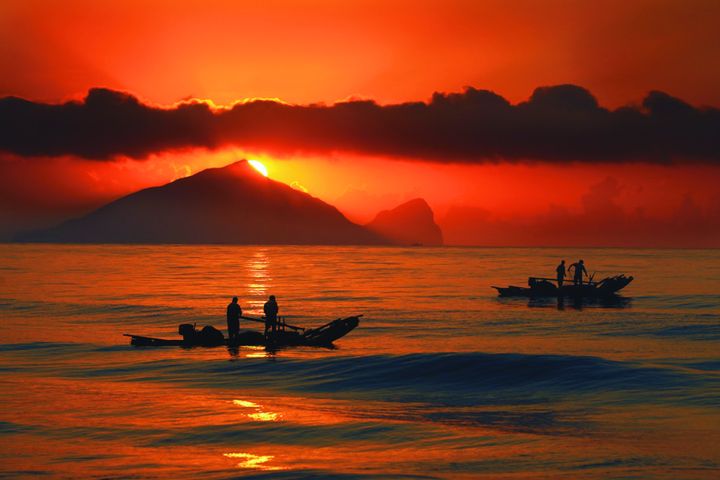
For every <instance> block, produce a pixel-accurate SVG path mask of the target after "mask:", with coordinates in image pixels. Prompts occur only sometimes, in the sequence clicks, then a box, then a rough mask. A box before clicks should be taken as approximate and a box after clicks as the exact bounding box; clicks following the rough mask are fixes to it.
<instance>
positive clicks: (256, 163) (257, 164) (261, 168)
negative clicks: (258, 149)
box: [248, 160, 268, 177]
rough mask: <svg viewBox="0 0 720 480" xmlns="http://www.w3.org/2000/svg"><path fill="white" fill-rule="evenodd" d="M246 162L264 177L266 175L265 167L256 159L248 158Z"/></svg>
mask: <svg viewBox="0 0 720 480" xmlns="http://www.w3.org/2000/svg"><path fill="white" fill-rule="evenodd" d="M248 163H249V164H250V165H252V167H253V168H254V169H255V170H257V171H258V172H260V173H262V174H263V176H264V177H267V176H268V171H267V167H266V166H265V165H263V164H262V163H260V162H259V161H258V160H248Z"/></svg>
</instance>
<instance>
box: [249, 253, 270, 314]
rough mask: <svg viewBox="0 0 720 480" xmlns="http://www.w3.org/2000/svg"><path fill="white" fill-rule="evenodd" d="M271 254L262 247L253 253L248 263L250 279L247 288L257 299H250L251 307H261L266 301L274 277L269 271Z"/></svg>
mask: <svg viewBox="0 0 720 480" xmlns="http://www.w3.org/2000/svg"><path fill="white" fill-rule="evenodd" d="M269 267H270V256H269V255H268V254H267V250H265V249H263V248H261V249H259V250H257V251H256V252H254V253H253V255H252V256H251V257H250V258H249V259H248V261H247V263H246V269H247V274H248V276H249V277H250V281H249V282H248V284H247V290H248V292H249V293H250V295H251V296H252V297H254V298H257V300H250V301H249V302H248V303H249V305H250V306H251V307H253V308H256V307H261V306H262V305H263V303H264V302H265V296H266V295H267V294H268V289H269V287H270V283H271V282H272V280H273V279H272V277H271V276H270V272H269Z"/></svg>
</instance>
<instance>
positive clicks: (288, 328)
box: [124, 315, 362, 347]
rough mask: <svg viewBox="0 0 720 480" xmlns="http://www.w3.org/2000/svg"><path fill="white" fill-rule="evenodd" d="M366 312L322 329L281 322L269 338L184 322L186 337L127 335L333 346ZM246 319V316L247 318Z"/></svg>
mask: <svg viewBox="0 0 720 480" xmlns="http://www.w3.org/2000/svg"><path fill="white" fill-rule="evenodd" d="M360 317H362V315H355V316H352V317H346V318H338V319H337V320H333V321H332V322H328V323H326V324H325V325H322V326H321V327H318V328H308V329H305V328H301V327H294V326H292V325H287V324H286V323H285V322H284V321H280V322H278V329H277V331H276V332H275V333H273V334H270V335H268V337H267V338H266V337H265V336H264V335H263V334H262V333H260V332H257V331H253V330H245V331H244V332H241V333H240V334H239V335H238V337H237V338H236V339H233V341H230V340H229V339H227V338H225V337H224V336H223V334H222V332H220V331H219V330H217V329H215V328H213V327H209V326H206V327H203V328H202V329H200V330H198V329H197V328H195V326H194V325H191V324H188V323H184V324H181V325H180V326H179V327H178V333H179V334H180V335H182V336H183V338H182V339H165V338H153V337H143V336H141V335H131V334H128V333H126V334H124V335H125V336H126V337H130V345H134V346H137V347H170V346H177V347H219V346H222V345H227V346H242V345H248V346H251V345H255V346H268V347H286V346H302V345H305V346H318V347H327V346H332V344H333V342H334V341H335V340H337V339H339V338H342V337H344V336H345V335H347V334H348V333H350V331H352V330H353V329H354V328H355V327H357V326H358V324H359V323H360ZM244 318H246V317H244Z"/></svg>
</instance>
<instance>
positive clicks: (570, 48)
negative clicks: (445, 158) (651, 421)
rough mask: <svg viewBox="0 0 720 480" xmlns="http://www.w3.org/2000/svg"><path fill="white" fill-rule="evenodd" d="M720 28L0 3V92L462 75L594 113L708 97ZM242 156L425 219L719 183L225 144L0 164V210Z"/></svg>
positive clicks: (700, 15) (194, 88)
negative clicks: (570, 100)
mask: <svg viewBox="0 0 720 480" xmlns="http://www.w3.org/2000/svg"><path fill="white" fill-rule="evenodd" d="M719 20H720V3H719V2H716V1H687V2H678V1H664V0H647V1H633V2H627V1H597V2H577V1H560V0H555V1H542V2H541V1H529V0H528V1H517V2H506V1H500V0H498V1H479V0H478V1H454V2H452V1H443V2H439V1H435V2H428V1H412V2H410V1H408V2H405V1H394V2H387V1H374V2H373V1H368V2H336V1H312V2H297V1H266V2H242V1H231V0H227V1H224V0H202V1H200V0H198V1H194V0H193V1H148V0H126V1H122V2H120V1H118V2H109V1H108V2H97V1H89V0H84V1H79V0H65V1H63V2H48V1H42V0H4V1H3V2H2V3H0V71H2V72H5V73H4V74H3V75H0V97H1V96H6V95H17V96H21V97H24V98H27V99H32V100H37V101H45V102H59V101H62V100H66V99H68V98H80V97H82V96H84V94H85V93H86V91H87V89H88V88H91V87H96V86H103V87H108V88H113V89H118V90H122V91H127V92H130V93H132V94H133V95H136V96H138V97H139V98H140V99H142V100H143V101H146V102H149V103H157V104H162V105H169V104H172V103H174V102H176V101H179V100H181V99H186V98H190V97H195V98H205V99H210V100H212V101H214V102H215V103H217V104H229V103H231V102H233V101H236V100H238V99H243V98H251V97H271V98H280V99H282V100H284V101H287V102H291V103H314V102H326V103H331V102H334V101H337V100H340V99H346V98H350V97H363V98H372V99H375V100H377V101H378V102H380V103H391V102H402V101H418V100H427V99H428V98H429V97H430V95H431V94H432V93H433V92H434V91H443V92H453V91H460V90H461V89H462V88H463V87H464V86H467V85H472V86H475V87H478V88H485V89H490V90H493V91H496V92H497V93H499V94H500V95H503V96H504V97H506V98H507V99H508V100H510V101H511V102H513V103H516V102H519V101H523V100H526V99H527V98H528V97H529V95H530V94H531V93H532V91H533V89H534V88H536V87H538V86H542V85H553V84H561V83H573V84H578V85H582V86H583V87H585V88H587V89H589V90H590V91H591V92H592V93H593V94H595V95H596V96H597V97H598V100H599V102H600V103H601V105H603V106H606V107H613V108H615V107H617V106H620V105H624V104H628V103H637V102H639V101H640V100H641V99H642V98H643V96H644V95H645V94H646V93H647V92H648V91H649V90H653V89H657V90H663V91H666V92H668V93H670V94H672V95H675V96H677V97H680V98H682V99H684V100H686V101H688V102H690V103H691V104H693V105H696V106H702V105H711V106H720V89H718V88H717V86H718V85H720V62H718V61H717V58H718V56H719V55H720V47H719V46H720V29H718V28H717V25H718V22H719ZM8 72H9V74H8ZM243 157H247V158H259V159H261V160H263V161H264V162H265V163H266V164H267V165H268V167H269V168H270V175H271V177H274V178H276V179H278V180H281V181H284V182H287V183H292V182H298V183H299V184H300V185H302V186H304V187H305V188H306V189H307V190H309V191H310V193H312V194H314V195H317V196H319V197H320V198H323V199H324V200H326V201H329V202H331V203H333V204H335V205H337V206H338V207H340V208H341V209H342V210H343V211H345V212H346V213H347V214H348V215H349V216H350V217H351V218H353V219H355V220H358V221H366V220H368V219H369V218H370V217H371V216H372V215H374V213H376V212H377V210H379V209H381V208H389V207H392V206H394V205H395V204H397V203H399V202H401V201H403V200H406V199H409V198H412V197H416V196H422V197H424V198H426V199H427V200H428V201H429V202H430V203H431V205H432V206H433V208H434V209H435V210H436V213H437V214H438V216H440V215H443V214H444V213H445V212H446V211H447V209H448V208H450V207H451V206H453V205H470V206H476V207H481V208H483V209H487V210H489V211H491V212H493V214H494V215H496V216H497V217H499V218H502V217H510V216H527V215H534V214H540V213H543V212H546V211H547V210H548V209H549V208H551V206H552V205H561V206H563V207H567V208H569V209H570V210H573V211H575V210H578V209H581V207H582V200H581V198H582V196H583V195H584V194H585V193H587V191H588V189H589V188H590V187H591V186H592V185H594V184H597V183H599V182H602V181H603V180H604V179H606V178H608V177H612V178H614V179H617V181H618V182H619V184H620V185H621V186H622V187H621V193H620V194H619V198H618V200H619V201H622V205H623V207H624V208H627V209H628V211H630V210H633V209H637V208H642V209H643V210H644V211H647V212H650V213H652V214H657V215H665V216H667V215H671V214H672V212H674V211H675V210H676V209H677V208H678V207H679V206H680V204H681V203H682V201H683V198H684V197H685V195H686V194H688V193H692V195H693V197H694V198H695V199H696V201H697V202H698V203H699V204H700V205H701V206H703V208H707V209H709V210H712V208H714V207H713V205H714V203H713V202H715V201H716V193H715V189H716V188H715V184H716V183H717V180H718V179H720V173H719V172H720V170H719V169H718V167H702V166H698V165H693V166H685V167H683V166H674V167H664V166H649V165H644V164H629V165H585V166H579V165H575V164H571V165H565V166H552V167H551V166H548V165H546V164H542V163H533V164H506V163H504V162H502V161H499V163H494V164H482V165H478V166H460V165H439V164H434V163H430V162H416V161H413V159H406V161H398V160H387V159H383V158H368V157H358V156H354V155H344V154H337V155H333V156H332V157H312V158H309V157H288V158H281V157H271V156H268V155H267V154H263V152H258V151H255V152H253V151H243V150H238V149H228V150H224V151H203V150H193V151H188V152H184V153H178V152H172V153H163V154H158V155H154V156H152V157H151V158H149V159H146V160H142V161H136V160H123V159H120V160H118V161H116V162H114V163H113V162H111V163H100V162H89V161H79V160H75V159H72V158H65V159H59V160H58V159H55V160H47V159H46V160H42V159H40V160H38V159H33V160H26V159H17V158H14V159H9V160H8V157H3V160H2V161H3V162H5V163H6V164H7V163H8V162H9V163H11V164H12V166H10V167H4V168H6V174H7V172H12V175H15V176H16V177H17V182H18V183H22V184H27V185H28V186H27V187H22V188H20V187H19V188H18V189H17V192H5V193H4V194H3V195H4V196H5V197H7V198H6V205H5V210H6V211H7V210H8V208H9V207H8V206H7V205H8V202H10V203H9V204H10V210H12V207H13V206H15V207H17V208H16V209H15V210H17V212H20V211H24V207H27V208H28V209H29V208H30V207H32V206H33V205H40V206H42V205H43V204H47V205H50V204H58V202H57V201H56V199H53V198H40V197H42V196H43V195H45V196H46V197H52V195H53V194H54V195H57V196H60V197H63V198H65V203H66V204H67V205H68V208H71V207H72V206H74V205H76V204H78V203H80V204H81V203H82V202H83V201H84V202H86V203H88V202H89V203H92V202H90V201H89V200H88V199H96V200H95V201H96V202H97V201H100V199H102V200H107V199H109V198H113V197H116V196H118V195H121V194H124V193H127V192H129V191H132V190H134V189H136V188H141V187H144V186H149V185H155V184H159V183H164V182H167V181H169V180H172V179H173V178H176V177H177V176H180V175H184V174H186V173H188V172H196V171H198V170H199V169H201V168H203V167H205V166H220V165H224V164H227V163H229V162H231V161H234V160H237V159H239V158H243ZM28 162H39V165H34V164H33V166H32V168H25V166H26V165H28ZM59 177H62V179H60V178H59ZM43 192H44V193H43ZM48 192H50V193H48ZM79 192H80V193H79ZM59 203H61V204H62V203H63V202H59ZM38 208H40V207H38ZM0 210H1V209H0ZM17 212H15V213H17ZM0 233H1V232H0Z"/></svg>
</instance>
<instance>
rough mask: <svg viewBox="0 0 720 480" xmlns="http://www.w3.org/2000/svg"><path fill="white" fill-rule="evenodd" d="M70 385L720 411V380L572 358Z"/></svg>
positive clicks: (203, 371) (353, 360)
mask: <svg viewBox="0 0 720 480" xmlns="http://www.w3.org/2000/svg"><path fill="white" fill-rule="evenodd" d="M65 374H66V375H70V376H83V377H115V378H118V379H122V380H129V381H139V382H142V381H150V382H156V381H164V382H173V383H181V384H186V385H195V386H199V387H202V388H227V389H242V388H246V387H247V386H249V385H250V386H252V387H253V388H268V389H273V390H288V391H303V392H307V393H312V392H315V393H332V394H333V395H335V396H338V397H348V398H358V397H360V398H365V397H367V398H374V399H377V398H384V399H386V400H391V401H400V402H425V403H434V404H443V405H448V406H462V405H469V406H470V405H472V406H478V405H507V404H515V405H518V404H538V403H546V402H556V401H561V400H563V399H565V398H571V397H574V398H576V397H578V396H587V395H593V396H595V397H597V398H595V399H594V401H595V402H601V403H604V404H606V405H607V404H624V403H629V402H630V403H632V402H650V403H658V402H661V403H667V402H669V403H674V402H678V403H683V404H688V403H691V404H698V405H718V406H720V379H719V378H717V376H715V375H713V374H712V372H707V371H703V370H697V369H696V370H693V371H688V370H687V369H683V368H676V367H675V366H667V365H666V366H643V365H640V364H637V363H632V362H618V361H611V360H607V359H603V358H599V357H584V356H572V355H527V354H490V353H480V352H475V353H427V354H410V355H370V356H357V357H356V356H345V357H339V356H338V357H330V358H323V359H304V360H300V359H290V358H278V357H275V358H269V359H251V358H244V359H242V360H241V361H233V362H218V361H217V360H199V361H198V360H196V361H193V360H192V359H190V360H185V359H184V358H173V359H165V360H163V359H161V360H153V361H150V362H143V363H137V364H133V363H127V364H122V365H114V366H112V367H109V368H100V369H98V368H93V367H87V368H82V369H76V370H68V371H66V372H65Z"/></svg>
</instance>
